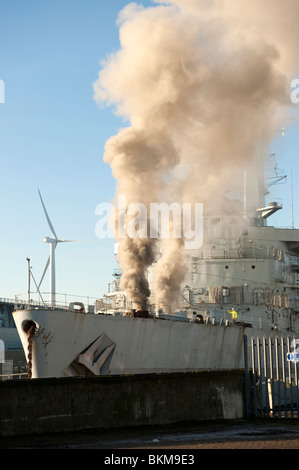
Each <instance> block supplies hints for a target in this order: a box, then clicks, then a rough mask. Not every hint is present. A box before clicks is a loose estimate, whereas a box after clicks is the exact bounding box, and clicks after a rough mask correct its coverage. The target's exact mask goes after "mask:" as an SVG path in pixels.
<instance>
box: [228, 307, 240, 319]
mask: <svg viewBox="0 0 299 470" xmlns="http://www.w3.org/2000/svg"><path fill="white" fill-rule="evenodd" d="M228 313H229V314H230V315H231V316H232V319H233V320H234V321H236V320H237V318H238V312H237V311H236V310H235V307H233V308H232V309H231V310H228Z"/></svg>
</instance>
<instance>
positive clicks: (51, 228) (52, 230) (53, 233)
mask: <svg viewBox="0 0 299 470" xmlns="http://www.w3.org/2000/svg"><path fill="white" fill-rule="evenodd" d="M38 193H39V197H40V200H41V203H42V205H43V208H44V211H45V215H46V218H47V221H48V224H49V227H50V230H51V232H52V235H53V237H54V238H56V239H57V235H56V233H55V230H54V227H53V225H52V222H51V220H50V218H49V216H48V214H47V211H46V208H45V204H44V201H43V199H42V195H41V193H40V190H38Z"/></svg>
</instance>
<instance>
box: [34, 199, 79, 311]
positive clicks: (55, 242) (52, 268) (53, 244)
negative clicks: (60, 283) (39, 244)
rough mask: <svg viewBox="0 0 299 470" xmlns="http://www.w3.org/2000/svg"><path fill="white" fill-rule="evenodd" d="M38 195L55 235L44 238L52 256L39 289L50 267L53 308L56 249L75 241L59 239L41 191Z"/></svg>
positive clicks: (53, 302)
mask: <svg viewBox="0 0 299 470" xmlns="http://www.w3.org/2000/svg"><path fill="white" fill-rule="evenodd" d="M38 193H39V197H40V200H41V203H42V206H43V209H44V212H45V215H46V218H47V221H48V225H49V227H50V230H51V233H52V235H53V238H50V237H45V238H44V242H45V243H49V244H50V256H49V258H48V261H47V264H46V267H45V269H44V272H43V275H42V278H41V280H40V283H39V286H38V289H39V288H40V285H41V283H42V281H43V279H44V276H45V274H46V272H47V269H48V267H49V266H50V300H51V307H55V249H56V246H57V245H58V243H65V242H73V241H75V240H62V239H60V238H58V237H57V235H56V232H55V230H54V227H53V225H52V222H51V220H50V218H49V216H48V213H47V211H46V207H45V204H44V201H43V199H42V196H41V193H40V190H38Z"/></svg>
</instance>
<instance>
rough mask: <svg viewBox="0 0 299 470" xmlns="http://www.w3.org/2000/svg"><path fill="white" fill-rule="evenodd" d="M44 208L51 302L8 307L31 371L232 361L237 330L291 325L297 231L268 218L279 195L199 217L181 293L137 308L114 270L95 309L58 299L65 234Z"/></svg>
mask: <svg viewBox="0 0 299 470" xmlns="http://www.w3.org/2000/svg"><path fill="white" fill-rule="evenodd" d="M40 197H41V196H40ZM41 201H42V204H43V200H42V199H41ZM43 208H44V211H45V214H46V217H47V220H48V223H49V228H50V230H51V232H52V236H53V238H49V237H47V238H46V239H44V241H45V242H47V243H49V244H50V257H49V260H48V263H47V266H46V268H47V267H48V266H50V289H51V297H50V302H49V303H46V302H44V301H43V302H41V304H40V305H39V306H38V305H37V304H36V303H35V305H34V306H33V307H32V306H31V305H30V304H29V302H28V303H26V302H19V301H18V300H17V299H16V303H15V310H14V312H13V318H14V321H15V324H16V328H17V330H18V333H19V336H20V339H21V342H22V346H23V349H24V353H25V355H26V359H27V363H28V375H29V376H30V377H32V378H45V377H67V376H93V375H94V376H97V375H105V374H141V373H142V374H144V373H159V372H178V371H191V370H192V371H196V370H217V369H219V370H224V369H230V370H232V369H238V368H241V367H244V350H243V348H244V336H247V337H249V338H254V337H255V338H257V337H264V336H267V337H269V336H271V335H272V336H273V335H275V336H276V335H278V336H279V335H290V336H296V334H297V333H298V329H299V322H298V318H299V230H297V229H294V228H289V229H287V228H274V227H273V226H269V225H268V219H269V218H270V217H271V215H272V214H274V213H275V212H277V211H278V210H281V209H282V205H279V204H278V203H277V202H271V203H269V204H262V205H261V206H260V207H257V208H256V211H255V213H254V214H251V217H248V214H247V216H246V217H244V214H243V216H242V217H241V216H238V215H237V214H235V215H234V214H231V215H227V214H225V215H218V216H204V221H203V222H204V223H203V230H204V236H203V238H204V240H205V242H204V244H203V245H202V247H201V248H200V249H198V250H189V251H188V252H187V255H186V257H187V258H186V262H187V274H186V278H185V282H184V285H183V287H182V291H181V297H180V298H181V300H180V301H179V302H178V304H177V305H176V306H175V307H173V309H172V311H167V312H164V311H163V310H161V309H160V310H158V309H157V308H156V307H155V303H154V302H155V299H154V297H152V299H151V301H152V303H151V304H150V306H149V309H148V310H147V311H140V310H139V311H138V310H136V309H134V308H133V307H134V306H133V305H132V303H131V302H130V301H129V300H128V297H127V294H126V292H125V291H123V290H121V287H120V280H121V272H120V271H118V270H116V272H115V273H114V280H113V282H111V283H109V286H108V292H107V294H106V295H105V296H104V297H103V298H101V299H98V300H96V301H95V304H94V306H93V308H90V307H89V306H86V305H84V303H82V302H71V303H70V304H69V305H67V306H65V305H64V306H59V305H57V302H56V296H55V256H54V254H55V248H56V245H57V244H58V243H59V242H63V241H64V240H60V239H58V238H57V235H56V232H55V230H54V228H53V225H52V223H51V221H50V218H49V216H48V214H47V211H46V208H45V205H44V204H43ZM154 267H155V266H154V265H153V266H151V268H150V269H149V271H148V280H149V285H150V286H151V285H152V283H153V278H154Z"/></svg>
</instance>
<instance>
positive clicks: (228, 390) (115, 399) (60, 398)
mask: <svg viewBox="0 0 299 470" xmlns="http://www.w3.org/2000/svg"><path fill="white" fill-rule="evenodd" d="M243 378H244V371H243V370H232V371H227V370H225V371H200V372H187V373H161V374H145V375H119V376H101V377H93V378H77V377H76V378H72V377H67V378H57V379H55V378H54V379H33V380H10V381H6V382H2V383H0V403H1V412H0V436H17V435H29V434H42V433H53V432H71V431H79V430H88V429H112V428H121V427H136V426H145V425H163V424H172V423H180V422H197V421H206V420H221V419H224V420H225V419H230V420H231V419H241V418H244V414H245V406H244V405H245V403H244V402H245V399H244V383H243Z"/></svg>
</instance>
